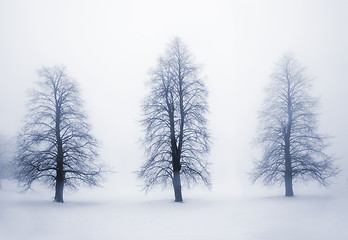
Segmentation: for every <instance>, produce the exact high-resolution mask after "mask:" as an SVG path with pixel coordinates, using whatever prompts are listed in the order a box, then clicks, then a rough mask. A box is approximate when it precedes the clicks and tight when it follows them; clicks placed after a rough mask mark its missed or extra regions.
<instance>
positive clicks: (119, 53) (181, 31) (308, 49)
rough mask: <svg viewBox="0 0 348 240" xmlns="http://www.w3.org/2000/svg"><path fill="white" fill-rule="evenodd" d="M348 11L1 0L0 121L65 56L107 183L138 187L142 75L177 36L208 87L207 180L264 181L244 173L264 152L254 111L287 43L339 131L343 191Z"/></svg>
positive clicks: (312, 6) (8, 129)
mask: <svg viewBox="0 0 348 240" xmlns="http://www.w3.org/2000/svg"><path fill="white" fill-rule="evenodd" d="M347 22H348V2H347V1H343V0H342V1H338V0H337V1H324V0H323V1H317V0H308V1H300V0H297V1H276V0H274V1H236V0H235V1H185V0H179V1H160V0H158V1H154V0H150V1H140V0H139V1H111V0H110V1H105V0H101V1H67V0H63V1H45V0H33V1H25V0H22V1H19V0H18V1H1V2H0V73H1V77H0V82H1V85H0V86H1V87H0V112H1V118H0V132H1V134H5V135H9V136H14V135H16V133H17V132H18V131H20V129H21V127H22V126H23V120H24V115H25V111H26V107H25V104H26V102H27V100H28V98H27V95H26V93H27V90H28V89H30V88H32V87H33V86H34V82H35V81H36V80H37V79H38V76H37V73H36V70H37V69H39V68H40V67H41V66H53V65H56V64H58V65H65V66H66V67H67V72H68V74H69V75H70V76H71V77H72V78H74V79H75V80H76V81H78V82H79V84H80V88H81V91H82V97H83V99H84V104H85V109H86V110H87V112H88V116H89V122H90V123H91V124H92V126H93V133H94V135H95V137H96V138H97V139H99V140H100V142H101V148H100V154H101V155H100V157H101V159H102V161H105V162H106V163H107V164H108V165H109V166H110V167H112V168H113V169H114V171H115V172H116V173H115V174H110V175H109V177H108V178H107V179H106V182H105V183H104V185H105V186H108V188H109V189H110V190H112V191H115V192H119V193H126V192H127V193H129V194H131V193H134V192H139V191H140V190H141V187H140V186H139V185H140V184H141V182H138V181H137V180H136V175H135V174H134V171H137V170H138V169H139V168H140V166H141V164H142V163H143V161H144V160H145V159H144V149H143V148H142V146H141V144H140V142H139V140H140V139H141V138H142V137H143V130H142V128H141V127H140V124H139V120H140V119H141V108H140V106H141V104H142V101H143V98H144V97H145V93H146V86H145V83H146V81H147V80H149V75H148V72H149V70H150V69H151V68H153V67H155V65H156V62H157V58H158V57H159V56H160V55H161V54H163V53H164V51H165V48H166V46H167V44H168V43H169V42H170V40H171V39H172V38H173V37H175V36H178V37H180V38H181V39H182V40H183V42H184V43H185V44H186V45H187V47H188V49H189V50H190V52H191V53H192V55H194V56H195V61H196V63H197V64H199V65H201V66H202V69H203V71H202V73H203V76H204V79H205V83H206V85H207V88H208V91H209V93H210V94H209V98H208V103H209V109H210V113H209V115H208V120H209V128H210V130H211V132H212V136H213V146H212V151H211V153H210V155H209V160H210V162H211V163H212V165H211V171H212V182H213V192H214V191H216V192H225V193H231V194H249V193H252V192H257V191H260V190H262V191H264V188H263V187H262V186H261V185H256V186H251V184H250V180H249V175H248V172H250V171H251V170H252V167H253V160H254V159H255V158H258V157H260V156H259V155H258V150H257V149H256V148H255V147H253V140H254V138H255V137H256V132H257V131H256V130H257V124H258V119H257V117H258V111H260V110H261V107H262V101H263V99H264V96H265V93H264V89H265V87H266V86H267V85H268V83H269V81H270V78H269V75H270V74H271V73H272V70H273V69H274V63H275V62H276V61H277V60H278V59H279V58H280V57H281V56H282V55H283V54H284V53H286V52H292V53H293V54H294V56H295V58H297V59H298V60H299V62H301V63H302V64H303V65H304V66H306V67H307V73H308V75H309V76H311V77H313V82H312V84H313V94H312V95H313V96H315V97H319V98H320V108H319V109H318V111H319V113H320V117H319V132H321V133H327V134H329V135H331V136H333V137H334V138H332V139H331V140H330V141H331V142H332V147H331V148H330V152H331V153H333V154H335V155H336V156H337V157H338V158H339V159H338V161H337V163H338V164H339V166H340V167H341V168H342V170H343V171H342V172H341V174H340V175H339V177H338V178H337V179H336V180H334V181H335V182H336V184H335V185H334V186H332V188H335V187H338V186H339V187H340V188H344V189H345V191H346V190H347V178H348V177H347V172H346V170H347V169H348V164H347V161H346V159H347V156H348V154H347V152H346V138H345V136H347V134H348V126H347V123H348V109H347V103H348V94H346V92H347V90H348V81H347V66H346V64H347V62H348V45H347V42H348V29H347V27H346V23H347ZM296 186H297V185H295V189H294V190H295V194H296ZM309 188H318V187H317V185H313V186H312V185H310V186H307V190H308V189H309ZM318 189H319V188H318ZM307 190H306V191H307ZM319 190H320V191H324V190H323V189H321V188H320V189H319ZM277 191H278V192H279V194H280V195H281V194H283V189H282V188H281V189H278V190H277ZM149 194H151V193H149ZM184 196H185V190H184ZM168 197H169V198H170V195H168Z"/></svg>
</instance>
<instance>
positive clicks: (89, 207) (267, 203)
mask: <svg viewBox="0 0 348 240" xmlns="http://www.w3.org/2000/svg"><path fill="white" fill-rule="evenodd" d="M3 185H4V189H3V190H0V239H4V240H5V239H6V240H22V239H35V240H41V239H42V240H46V239H51V240H55V239H64V240H69V239H74V240H75V239H85V240H87V239H91V240H92V239H142V240H147V239H151V240H155V239H161V240H162V239H168V240H169V239H176V240H177V239H200V240H204V239H207V240H208V239H209V240H212V239H240V240H243V239H265V240H266V239H267V240H273V239H274V240H276V239H282V240H286V239H289V240H290V239H291V240H294V239H306V240H309V239H335V240H340V239H342V240H343V239H348V204H347V203H348V195H347V194H346V193H345V194H344V195H339V194H335V193H333V192H332V191H327V190H323V191H320V192H319V193H316V194H308V195H305V194H299V195H297V196H296V197H294V198H285V197H282V196H281V194H279V195H267V194H264V195H262V194H258V195H254V196H248V197H245V196H244V197H242V196H228V197H227V196H223V195H221V194H214V193H212V192H205V193H193V192H190V191H187V192H186V194H185V192H184V197H185V202H184V203H174V202H172V201H171V199H170V198H171V197H172V196H171V194H170V192H163V193H154V194H151V193H150V194H148V195H144V194H143V193H138V194H133V195H132V194H130V195H129V196H124V195H123V196H122V197H121V196H120V195H117V193H115V192H112V191H111V192H110V189H99V190H93V191H88V192H87V191H86V192H84V193H83V191H80V192H76V193H69V192H67V193H66V194H65V203H64V204H57V203H53V202H52V201H51V199H52V194H53V192H52V191H50V190H47V189H45V190H42V191H36V192H33V191H31V192H27V193H19V192H18V190H16V188H15V187H8V186H9V185H10V186H12V185H11V184H9V182H6V183H5V184H3ZM5 185H7V186H6V187H7V188H6V187H5ZM13 186H14V185H13Z"/></svg>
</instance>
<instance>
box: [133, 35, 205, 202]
mask: <svg viewBox="0 0 348 240" xmlns="http://www.w3.org/2000/svg"><path fill="white" fill-rule="evenodd" d="M198 74H199V68H198V67H197V66H196V65H195V64H194V63H193V61H192V57H191V55H190V53H189V52H188V50H187V49H186V47H185V46H184V44H183V43H182V42H181V40H180V39H178V38H176V39H174V40H173V41H172V42H171V44H170V45H169V46H168V49H167V52H166V55H165V56H164V57H161V58H160V59H159V61H158V65H157V67H156V69H154V70H153V71H152V72H151V81H150V83H149V84H150V87H151V92H150V94H149V95H148V96H147V98H146V100H145V102H144V104H143V107H142V109H143V114H144V115H143V120H142V125H143V126H144V128H145V132H146V137H145V139H144V145H145V148H146V153H147V160H146V162H145V164H144V165H143V166H142V168H141V170H140V171H139V172H138V177H139V178H141V179H143V180H144V181H145V189H146V190H148V189H149V188H150V187H152V186H153V185H155V184H162V185H164V186H166V185H167V184H168V183H172V184H173V188H174V194H175V201H176V202H182V201H183V198H182V191H181V180H182V179H183V181H184V182H186V183H187V184H188V185H190V184H191V183H198V182H203V183H204V184H205V185H207V186H210V185H211V183H210V174H209V172H208V170H207V161H206V159H205V156H206V154H207V153H208V152H209V145H210V137H209V134H208V131H207V121H206V118H205V114H206V113H207V102H206V98H207V91H206V88H205V86H204V84H203V82H202V80H201V79H200V78H199V76H198Z"/></svg>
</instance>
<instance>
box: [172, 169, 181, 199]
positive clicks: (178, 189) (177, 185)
mask: <svg viewBox="0 0 348 240" xmlns="http://www.w3.org/2000/svg"><path fill="white" fill-rule="evenodd" d="M173 188H174V195H175V202H182V201H183V200H182V193H181V181H180V172H179V171H175V172H174V178H173Z"/></svg>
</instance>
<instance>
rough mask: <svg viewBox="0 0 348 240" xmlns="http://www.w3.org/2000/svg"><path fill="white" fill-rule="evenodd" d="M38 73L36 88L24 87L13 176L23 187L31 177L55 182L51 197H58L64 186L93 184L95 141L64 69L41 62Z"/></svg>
mask: <svg viewBox="0 0 348 240" xmlns="http://www.w3.org/2000/svg"><path fill="white" fill-rule="evenodd" d="M38 73H39V76H40V81H38V82H37V87H38V88H37V89H34V90H32V91H31V92H30V97H31V99H30V102H29V104H28V108H29V109H28V114H27V116H26V124H25V126H24V128H23V130H22V132H21V133H20V134H19V136H18V154H17V157H16V160H15V164H16V167H17V170H18V172H17V178H18V180H19V182H20V183H21V184H22V186H23V187H24V188H25V189H29V188H31V185H32V183H33V182H34V181H36V180H38V181H42V182H44V183H45V184H47V185H49V186H52V187H55V197H54V201H56V202H63V189H64V186H67V187H70V188H72V189H76V188H77V187H78V186H79V184H80V183H85V184H87V185H89V186H95V185H98V183H99V181H100V180H101V173H102V167H101V165H100V164H99V163H98V162H97V161H96V160H97V156H98V154H97V151H96V150H97V141H96V139H95V138H94V137H93V136H92V135H91V134H90V127H89V125H88V124H87V117H86V114H85V112H84V111H83V108H82V102H81V100H80V97H79V88H78V85H77V83H76V82H74V81H73V80H71V79H70V78H69V77H68V76H67V75H66V73H65V68H64V67H57V66H55V67H53V68H46V67H43V68H42V69H41V70H39V71H38Z"/></svg>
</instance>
